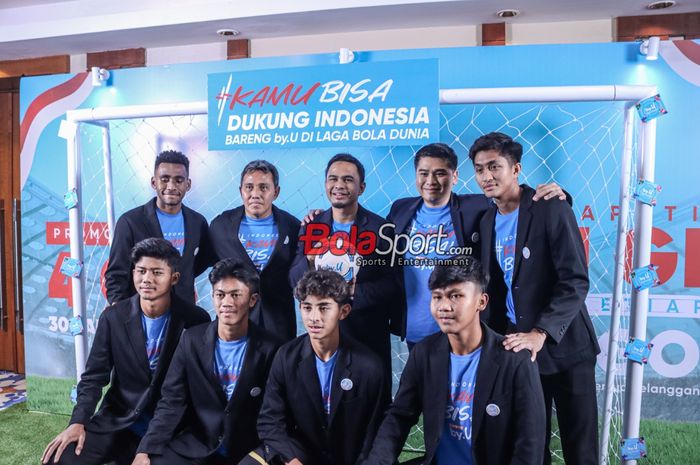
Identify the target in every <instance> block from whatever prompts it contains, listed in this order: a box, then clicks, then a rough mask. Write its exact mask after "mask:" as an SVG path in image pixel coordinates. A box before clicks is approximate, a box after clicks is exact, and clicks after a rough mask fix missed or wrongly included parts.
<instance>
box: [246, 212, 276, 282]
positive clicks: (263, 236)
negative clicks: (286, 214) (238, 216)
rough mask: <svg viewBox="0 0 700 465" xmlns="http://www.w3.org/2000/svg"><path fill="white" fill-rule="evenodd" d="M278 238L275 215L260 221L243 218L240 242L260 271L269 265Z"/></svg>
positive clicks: (247, 217)
mask: <svg viewBox="0 0 700 465" xmlns="http://www.w3.org/2000/svg"><path fill="white" fill-rule="evenodd" d="M278 238H279V232H278V231H277V225H276V224H275V218H274V216H273V215H270V216H268V217H267V218H262V219H259V220H258V219H256V218H250V217H249V216H247V215H244V216H243V220H242V221H241V226H240V228H239V229H238V240H239V241H241V244H243V248H244V249H245V251H246V253H247V254H248V256H249V257H250V259H251V260H252V261H253V264H255V267H256V268H257V269H258V271H262V270H263V268H265V265H267V262H268V260H270V255H272V251H273V250H274V249H275V245H277V239H278Z"/></svg>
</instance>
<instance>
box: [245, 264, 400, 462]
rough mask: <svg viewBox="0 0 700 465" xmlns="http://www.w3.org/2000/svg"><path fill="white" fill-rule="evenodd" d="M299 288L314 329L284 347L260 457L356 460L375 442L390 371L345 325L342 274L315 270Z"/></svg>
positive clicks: (264, 419) (264, 418)
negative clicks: (341, 326)
mask: <svg viewBox="0 0 700 465" xmlns="http://www.w3.org/2000/svg"><path fill="white" fill-rule="evenodd" d="M294 293H295V296H296V298H297V299H299V302H300V311H301V315H302V320H303V322H304V326H305V327H306V330H307V331H308V333H307V334H305V335H303V336H299V337H298V338H296V339H295V340H293V341H291V342H288V343H287V344H285V345H284V346H282V347H281V348H280V350H279V351H278V352H277V355H276V356H275V360H274V361H273V363H272V370H271V371H270V377H269V379H268V382H267V388H266V389H265V399H264V400H263V406H262V410H261V411H260V417H259V419H258V433H259V434H260V439H262V441H263V445H264V447H263V448H262V449H261V450H258V451H257V452H256V457H257V458H260V460H258V461H257V463H265V462H267V463H270V464H280V463H283V464H286V465H301V464H303V465H354V464H355V463H358V462H359V461H360V460H361V459H362V457H364V456H365V455H366V454H367V452H369V449H370V447H371V445H372V440H373V439H374V434H375V432H376V430H377V427H378V426H379V423H380V422H381V419H382V415H383V413H384V408H385V406H386V404H387V399H386V395H385V393H386V387H385V386H386V385H387V383H389V382H390V381H389V378H387V375H386V372H385V370H384V367H383V366H382V362H381V361H380V360H379V358H378V357H377V356H376V355H375V354H374V353H373V352H372V351H370V350H369V349H368V348H366V347H365V346H364V345H362V344H360V343H358V342H356V341H354V340H353V339H351V338H350V337H348V335H347V334H346V333H345V332H343V331H342V330H341V328H340V325H339V322H340V321H341V320H343V319H345V318H346V317H347V316H348V313H350V312H351V309H350V304H349V299H350V292H349V289H348V285H347V283H346V282H345V280H344V279H343V278H342V277H341V276H340V275H339V274H338V273H335V272H334V271H328V270H318V271H309V272H308V273H307V274H306V275H304V277H303V278H302V279H301V280H300V281H299V283H298V284H297V286H296V289H295V291H294ZM263 457H264V460H263ZM245 463H246V464H255V463H256V462H253V461H251V460H247V461H246V462H245Z"/></svg>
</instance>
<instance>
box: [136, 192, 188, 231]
mask: <svg viewBox="0 0 700 465" xmlns="http://www.w3.org/2000/svg"><path fill="white" fill-rule="evenodd" d="M144 208H145V210H146V214H145V215H144V218H143V222H144V224H145V225H146V230H147V231H148V235H149V236H150V237H160V238H162V237H163V231H162V230H161V229H160V222H159V221H158V215H157V214H156V208H157V207H156V199H155V197H154V198H153V199H152V200H151V201H150V202H148V203H147V204H146V205H145V207H144ZM185 242H187V241H185Z"/></svg>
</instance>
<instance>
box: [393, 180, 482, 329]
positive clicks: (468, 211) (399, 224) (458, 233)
mask: <svg viewBox="0 0 700 465" xmlns="http://www.w3.org/2000/svg"><path fill="white" fill-rule="evenodd" d="M422 204H423V199H422V198H421V197H407V198H405V199H399V200H397V201H396V202H394V203H393V204H392V205H391V210H389V215H388V216H387V221H388V222H389V223H392V224H394V225H395V229H394V232H395V234H404V233H406V232H407V231H408V228H409V227H410V226H411V222H412V221H413V218H414V216H415V215H416V211H418V209H419V208H420V206H421V205H422ZM449 205H450V216H451V217H452V225H453V227H454V230H455V238H456V239H457V245H459V246H460V247H471V249H472V253H471V255H473V256H475V257H479V256H480V253H481V247H480V244H481V242H480V241H479V222H480V221H481V217H482V216H483V215H484V213H485V212H486V211H487V210H488V209H489V207H490V206H491V202H490V201H489V200H488V199H487V198H486V196H484V195H482V194H463V195H459V194H455V193H452V195H451V196H450V203H449ZM394 271H395V273H396V281H397V282H398V285H399V290H400V292H399V293H398V294H397V295H396V300H395V301H394V305H393V306H392V309H391V310H392V318H391V332H392V333H393V334H396V335H397V336H401V338H402V339H403V338H405V337H406V313H407V311H408V309H407V307H406V289H405V284H404V276H403V267H400V266H396V267H394Z"/></svg>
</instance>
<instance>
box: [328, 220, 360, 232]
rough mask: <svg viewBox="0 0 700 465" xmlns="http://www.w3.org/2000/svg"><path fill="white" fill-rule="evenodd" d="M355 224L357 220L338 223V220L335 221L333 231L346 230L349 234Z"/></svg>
mask: <svg viewBox="0 0 700 465" xmlns="http://www.w3.org/2000/svg"><path fill="white" fill-rule="evenodd" d="M353 224H355V222H354V221H353V222H350V223H338V222H337V221H335V220H334V221H333V232H336V231H344V232H346V233H348V234H350V229H351V228H352V225H353Z"/></svg>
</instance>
